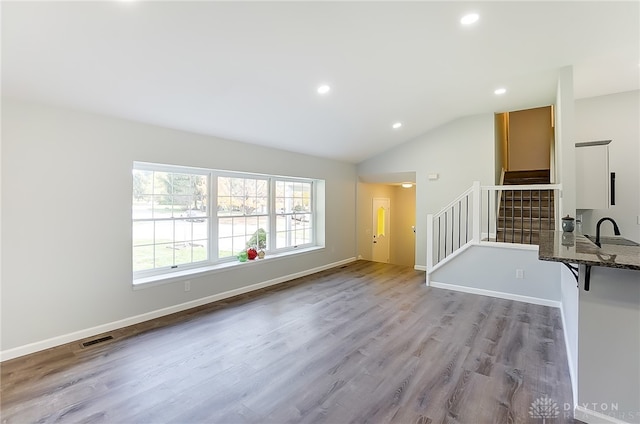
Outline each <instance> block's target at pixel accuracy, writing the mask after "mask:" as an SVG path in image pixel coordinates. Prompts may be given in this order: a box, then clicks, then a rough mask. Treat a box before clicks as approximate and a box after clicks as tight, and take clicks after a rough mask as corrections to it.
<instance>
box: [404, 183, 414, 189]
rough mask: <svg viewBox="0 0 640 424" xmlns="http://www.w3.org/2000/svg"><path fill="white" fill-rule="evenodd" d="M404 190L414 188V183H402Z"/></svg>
mask: <svg viewBox="0 0 640 424" xmlns="http://www.w3.org/2000/svg"><path fill="white" fill-rule="evenodd" d="M402 187H403V188H411V187H413V183H402Z"/></svg>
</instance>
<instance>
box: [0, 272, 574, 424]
mask: <svg viewBox="0 0 640 424" xmlns="http://www.w3.org/2000/svg"><path fill="white" fill-rule="evenodd" d="M109 334H110V335H112V336H113V337H114V339H113V340H110V341H107V342H104V343H101V344H97V345H94V346H91V347H88V348H81V347H80V343H72V344H69V345H65V346H61V347H58V348H54V349H50V350H48V351H44V352H39V353H36V354H33V355H29V356H25V357H22V358H17V359H14V360H11V361H6V362H4V363H3V364H2V392H1V394H2V400H1V408H2V409H1V415H2V422H7V423H27V422H73V423H84V422H87V423H88V422H92V423H93V422H96V423H98V422H105V423H168V422H172V423H174V422H175V423H201V422H207V423H245V422H249V423H299V422H300V423H315V422H318V423H351V422H358V423H361V422H362V423H364V422H367V423H422V424H427V423H474V424H483V423H529V422H530V423H542V418H540V417H535V416H532V415H531V414H530V412H531V409H530V407H531V405H532V402H535V401H536V400H538V399H541V398H542V399H544V398H545V397H546V398H548V399H550V400H551V401H552V402H554V403H555V405H557V407H558V415H557V416H555V412H554V411H551V414H552V415H553V420H547V422H553V423H569V422H571V423H573V422H574V421H573V420H572V419H571V418H568V417H567V416H566V415H567V414H566V412H565V409H566V408H571V404H572V401H571V397H572V396H571V386H570V378H569V372H568V367H567V358H566V353H565V345H564V340H563V331H562V323H561V319H560V313H559V310H557V309H554V308H549V307H544V306H536V305H530V304H526V303H520V302H514V301H508V300H501V299H495V298H491V297H484V296H476V295H471V294H464V293H459V292H453V291H448V290H442V289H436V288H429V287H426V286H425V284H424V273H423V272H417V271H414V270H413V269H411V268H408V267H402V266H395V265H388V264H380V263H374V262H366V261H357V262H354V263H352V264H349V265H347V266H344V267H340V268H336V269H332V270H327V271H324V272H321V273H318V274H314V275H312V276H308V277H304V278H300V279H297V280H293V281H291V282H288V283H284V284H280V285H278V286H274V287H270V288H267V289H263V290H260V291H257V292H253V293H249V294H246V295H242V296H238V297H235V298H231V299H227V300H225V301H221V302H217V303H215V304H211V305H206V306H204V307H200V308H197V309H193V310H190V311H186V312H184V313H180V314H174V315H171V316H168V317H163V318H161V319H158V320H154V321H151V322H147V323H143V324H140V325H137V326H133V327H128V328H124V329H121V330H118V331H114V332H112V333H109ZM565 405H568V406H565ZM538 415H540V414H538ZM549 417H551V415H547V418H549Z"/></svg>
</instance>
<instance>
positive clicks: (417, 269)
mask: <svg viewBox="0 0 640 424" xmlns="http://www.w3.org/2000/svg"><path fill="white" fill-rule="evenodd" d="M413 269H415V270H416V271H425V272H426V271H427V267H426V266H424V265H414V266H413Z"/></svg>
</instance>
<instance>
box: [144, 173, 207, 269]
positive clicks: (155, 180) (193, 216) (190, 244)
mask: <svg viewBox="0 0 640 424" xmlns="http://www.w3.org/2000/svg"><path fill="white" fill-rule="evenodd" d="M207 181H208V177H207V175H206V174H204V173H203V174H192V173H186V172H168V171H161V170H156V171H149V170H134V171H133V202H132V205H133V210H132V218H133V231H132V232H133V247H134V249H133V256H134V257H133V262H134V271H142V270H151V269H153V268H160V267H169V266H173V265H179V264H186V263H191V262H193V261H194V260H197V261H200V260H203V258H204V260H206V259H208V258H207V256H208V253H207V252H208V251H207V248H206V246H207V239H208V237H209V233H208V216H207V202H208V199H207V195H208V188H207ZM143 246H144V248H142V247H143ZM196 250H197V252H198V254H197V255H195V254H194V251H196ZM194 258H196V259H194Z"/></svg>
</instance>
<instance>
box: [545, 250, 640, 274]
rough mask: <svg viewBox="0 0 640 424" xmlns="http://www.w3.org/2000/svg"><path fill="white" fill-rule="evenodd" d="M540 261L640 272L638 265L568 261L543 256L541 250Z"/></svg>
mask: <svg viewBox="0 0 640 424" xmlns="http://www.w3.org/2000/svg"><path fill="white" fill-rule="evenodd" d="M538 259H539V260H541V261H549V262H561V263H565V264H579V265H591V266H601V267H603V268H617V269H629V270H632V271H640V266H638V265H630V264H616V263H610V262H600V261H588V260H585V259H577V258H575V259H568V258H558V257H555V256H542V255H541V254H540V251H539V250H538Z"/></svg>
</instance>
